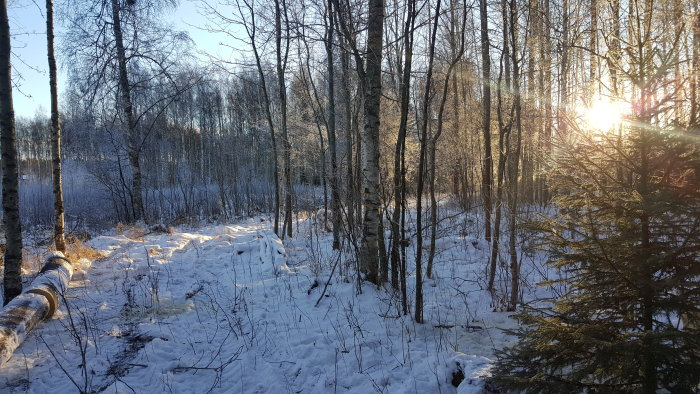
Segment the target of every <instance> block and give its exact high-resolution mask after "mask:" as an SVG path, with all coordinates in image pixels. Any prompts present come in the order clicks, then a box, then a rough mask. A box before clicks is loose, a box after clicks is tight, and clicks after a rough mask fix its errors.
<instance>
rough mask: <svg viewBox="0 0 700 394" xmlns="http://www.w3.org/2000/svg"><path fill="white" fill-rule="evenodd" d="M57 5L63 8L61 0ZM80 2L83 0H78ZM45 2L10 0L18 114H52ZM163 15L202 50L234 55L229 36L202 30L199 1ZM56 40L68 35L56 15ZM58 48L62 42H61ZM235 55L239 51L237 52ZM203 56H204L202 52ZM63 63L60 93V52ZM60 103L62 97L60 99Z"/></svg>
mask: <svg viewBox="0 0 700 394" xmlns="http://www.w3.org/2000/svg"><path fill="white" fill-rule="evenodd" d="M57 1H58V2H57V3H56V4H55V7H60V2H61V1H65V0H57ZM78 1H79V0H78ZM44 7H45V2H44V1H41V0H10V1H9V4H8V13H9V18H10V33H11V35H12V53H13V57H12V68H13V70H12V71H13V84H14V89H13V99H14V107H15V114H16V116H17V117H32V116H34V114H35V113H37V112H41V113H43V114H45V115H46V116H50V98H49V77H48V63H47V58H46V36H45V34H46V19H45V9H44ZM163 18H165V19H166V20H168V21H170V22H171V23H172V24H173V25H175V27H177V28H178V29H180V30H184V31H187V32H188V33H189V35H190V37H191V38H192V40H193V41H194V43H195V47H196V48H197V50H198V51H206V52H208V53H215V54H216V55H217V56H222V55H223V54H224V53H227V52H228V54H227V56H228V55H231V54H230V50H224V49H222V47H221V46H220V45H219V42H221V41H222V40H223V39H225V37H223V36H221V35H216V34H213V33H209V32H206V31H202V30H201V29H198V28H197V27H198V26H205V25H206V23H207V22H206V19H205V18H204V17H203V16H201V15H200V14H199V12H198V7H197V4H196V2H194V1H192V0H181V1H180V5H179V6H178V8H177V9H176V10H175V11H170V12H169V13H168V14H166V15H164V16H163ZM54 19H55V22H54V23H55V24H56V40H57V41H60V40H65V39H67V37H66V36H65V34H63V32H62V31H61V26H60V20H59V19H58V18H57V17H54ZM56 46H57V47H58V46H59V44H58V43H57V45H56ZM234 55H235V54H234ZM200 56H201V57H203V55H200ZM56 57H57V62H58V64H59V76H58V83H59V95H60V94H61V92H62V91H63V88H64V83H65V79H66V78H65V76H66V72H65V67H64V66H63V65H62V62H61V53H60V52H57V53H56ZM59 102H60V98H59Z"/></svg>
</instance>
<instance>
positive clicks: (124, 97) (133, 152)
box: [112, 0, 144, 221]
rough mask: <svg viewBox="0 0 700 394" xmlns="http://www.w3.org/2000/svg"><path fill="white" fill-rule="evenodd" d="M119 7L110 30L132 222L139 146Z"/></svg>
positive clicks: (139, 201) (139, 200) (137, 207)
mask: <svg viewBox="0 0 700 394" xmlns="http://www.w3.org/2000/svg"><path fill="white" fill-rule="evenodd" d="M120 13H121V6H120V5H119V0H112V30H113V32H114V41H115V45H116V47H117V54H116V55H117V62H118V65H119V93H120V99H121V107H122V108H121V109H122V112H124V117H125V118H126V124H127V133H128V134H127V141H128V143H127V145H128V146H127V150H128V156H129V165H131V187H132V210H133V219H134V221H139V220H143V214H144V207H143V194H142V186H141V162H140V155H141V146H140V141H139V135H138V134H137V130H136V121H135V117H134V107H133V104H132V102H131V86H130V85H129V75H128V72H127V69H126V51H125V50H124V39H123V35H122V23H121V15H120Z"/></svg>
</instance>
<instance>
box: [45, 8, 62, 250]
mask: <svg viewBox="0 0 700 394" xmlns="http://www.w3.org/2000/svg"><path fill="white" fill-rule="evenodd" d="M53 41H54V33H53V0H46V47H47V53H48V55H47V56H48V60H49V88H50V90H51V161H52V163H53V204H54V216H55V217H54V232H53V239H54V245H55V247H56V250H58V251H59V252H61V253H65V252H66V240H65V237H64V235H63V233H64V209H63V185H62V181H61V123H60V119H59V116H58V88H57V85H58V82H57V79H56V58H55V57H54V53H53Z"/></svg>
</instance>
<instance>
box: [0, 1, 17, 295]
mask: <svg viewBox="0 0 700 394" xmlns="http://www.w3.org/2000/svg"><path fill="white" fill-rule="evenodd" d="M11 52H12V51H11V47H10V22H9V19H8V17H7V0H0V132H1V133H2V134H0V145H1V149H2V211H3V225H4V227H5V242H6V244H5V255H4V260H5V262H4V263H5V276H4V278H3V288H4V292H3V294H4V298H3V301H4V304H5V305H7V303H8V302H10V301H11V300H12V299H13V298H15V297H16V296H18V295H19V294H20V293H22V272H21V270H22V222H21V221H20V217H19V166H18V161H19V160H18V153H17V132H16V130H15V111H14V107H13V104H12V70H11V65H10V56H11Z"/></svg>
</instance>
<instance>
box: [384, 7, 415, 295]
mask: <svg viewBox="0 0 700 394" xmlns="http://www.w3.org/2000/svg"><path fill="white" fill-rule="evenodd" d="M407 7H408V10H407V13H406V24H405V27H404V50H405V53H404V64H403V75H402V76H401V86H400V92H401V103H400V106H401V107H400V109H399V111H400V120H399V130H398V135H397V137H396V149H395V151H394V211H393V213H392V215H391V254H390V255H391V285H392V286H393V287H394V288H395V289H396V288H398V286H399V268H400V265H401V262H400V259H401V256H400V247H401V246H400V245H401V243H402V242H404V241H403V239H402V238H401V233H400V228H399V227H400V223H399V222H400V221H401V212H402V210H403V201H402V196H403V193H402V191H403V189H404V188H405V187H406V185H405V178H406V174H405V173H404V172H403V168H402V166H401V163H402V158H403V157H404V155H405V152H406V129H407V127H408V109H409V93H410V85H411V70H412V64H413V31H414V26H415V20H416V4H415V0H408V3H407Z"/></svg>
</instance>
